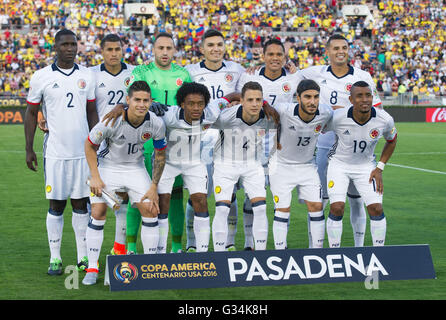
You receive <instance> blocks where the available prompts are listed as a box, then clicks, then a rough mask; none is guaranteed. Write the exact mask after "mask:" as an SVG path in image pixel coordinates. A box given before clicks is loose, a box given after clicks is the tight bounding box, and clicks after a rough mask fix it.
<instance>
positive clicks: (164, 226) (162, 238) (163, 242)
mask: <svg viewBox="0 0 446 320" xmlns="http://www.w3.org/2000/svg"><path fill="white" fill-rule="evenodd" d="M158 229H159V239H158V247H157V251H156V252H157V253H166V250H167V237H168V235H169V219H168V215H167V213H164V214H159V215H158Z"/></svg>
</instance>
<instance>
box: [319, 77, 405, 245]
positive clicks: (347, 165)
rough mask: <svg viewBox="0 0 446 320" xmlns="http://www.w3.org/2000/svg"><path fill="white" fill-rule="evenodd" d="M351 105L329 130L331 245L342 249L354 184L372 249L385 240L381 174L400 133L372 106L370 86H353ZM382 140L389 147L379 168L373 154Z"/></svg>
mask: <svg viewBox="0 0 446 320" xmlns="http://www.w3.org/2000/svg"><path fill="white" fill-rule="evenodd" d="M350 102H351V104H352V105H353V106H351V107H347V108H341V109H338V110H336V111H335V112H334V114H333V118H332V120H331V121H330V122H329V123H328V124H327V127H326V130H333V131H334V133H335V134H336V142H335V144H334V145H333V147H332V149H331V151H330V153H329V164H328V170H327V180H328V183H327V186H328V196H329V198H330V214H329V216H328V219H327V235H328V242H329V245H330V247H339V246H340V245H341V236H342V217H343V215H344V206H345V198H346V195H347V189H348V186H349V184H350V183H351V182H352V183H353V184H354V186H355V187H356V189H357V190H358V192H359V194H360V196H361V197H362V199H364V202H365V204H366V206H367V211H368V213H369V216H370V231H371V234H372V242H373V245H374V246H382V245H384V241H385V236H386V218H385V216H384V211H383V207H382V198H383V190H384V188H383V179H382V171H383V169H384V165H385V164H386V162H387V161H388V160H389V159H390V157H391V156H392V153H393V151H394V150H395V146H396V137H397V131H396V128H395V124H394V121H393V118H392V117H391V116H390V115H389V114H388V113H387V112H386V111H384V110H382V109H378V108H374V107H373V106H372V105H373V91H372V88H371V87H370V85H369V84H368V83H367V82H365V81H358V82H355V83H354V84H353V85H352V87H351V90H350ZM381 137H383V138H384V139H386V143H385V145H384V148H383V150H382V153H381V156H380V159H379V162H378V164H377V163H376V161H375V154H374V151H375V147H376V145H377V143H378V140H379V139H380V138H381Z"/></svg>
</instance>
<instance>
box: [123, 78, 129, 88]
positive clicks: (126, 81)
mask: <svg viewBox="0 0 446 320" xmlns="http://www.w3.org/2000/svg"><path fill="white" fill-rule="evenodd" d="M129 84H130V77H127V78H125V80H124V85H125V86H126V87H128V86H129Z"/></svg>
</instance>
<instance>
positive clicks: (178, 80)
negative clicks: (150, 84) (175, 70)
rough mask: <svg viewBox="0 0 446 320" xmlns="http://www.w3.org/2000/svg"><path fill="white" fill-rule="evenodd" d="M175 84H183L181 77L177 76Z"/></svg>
mask: <svg viewBox="0 0 446 320" xmlns="http://www.w3.org/2000/svg"><path fill="white" fill-rule="evenodd" d="M176 84H177V86H179V87H180V86H181V85H182V84H183V80H181V78H177V81H176Z"/></svg>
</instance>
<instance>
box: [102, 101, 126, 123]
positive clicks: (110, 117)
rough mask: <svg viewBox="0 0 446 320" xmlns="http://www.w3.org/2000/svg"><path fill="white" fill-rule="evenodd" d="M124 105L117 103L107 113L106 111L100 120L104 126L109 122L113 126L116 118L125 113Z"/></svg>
mask: <svg viewBox="0 0 446 320" xmlns="http://www.w3.org/2000/svg"><path fill="white" fill-rule="evenodd" d="M125 107H126V105H124V104H117V105H116V106H115V107H114V108H113V109H112V110H111V111H110V112H109V113H107V114H106V115H105V116H104V118H102V122H104V123H105V125H106V126H108V124H109V123H110V121H111V122H112V123H111V126H112V127H113V126H114V125H115V122H116V120H117V119H118V118H119V116H123V117H124V115H125Z"/></svg>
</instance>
